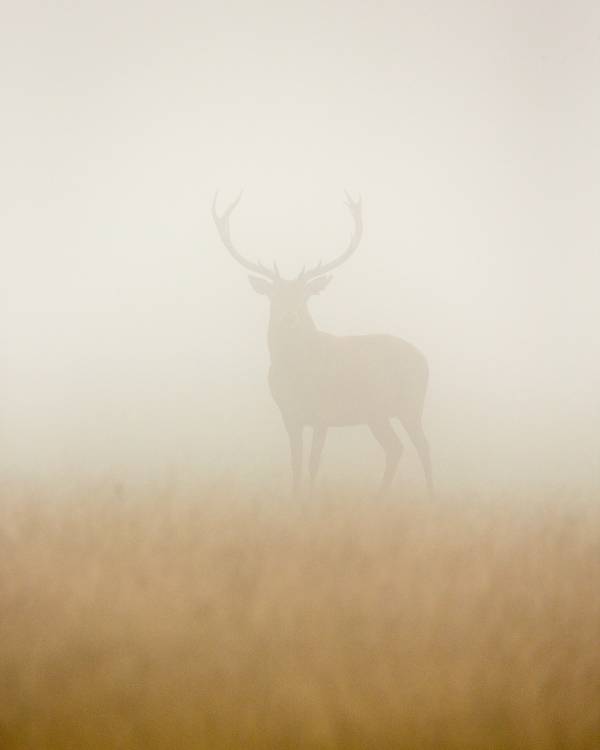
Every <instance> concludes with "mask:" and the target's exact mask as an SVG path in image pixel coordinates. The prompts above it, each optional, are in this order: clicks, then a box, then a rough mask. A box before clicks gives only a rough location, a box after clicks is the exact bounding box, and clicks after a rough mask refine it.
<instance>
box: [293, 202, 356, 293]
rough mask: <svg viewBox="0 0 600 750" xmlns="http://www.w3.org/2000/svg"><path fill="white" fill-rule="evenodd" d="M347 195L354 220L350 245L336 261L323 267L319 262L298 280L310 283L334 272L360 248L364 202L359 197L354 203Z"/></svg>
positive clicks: (301, 273) (302, 273)
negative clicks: (318, 277) (311, 280)
mask: <svg viewBox="0 0 600 750" xmlns="http://www.w3.org/2000/svg"><path fill="white" fill-rule="evenodd" d="M345 193H346V201H345V202H346V205H347V206H348V208H349V209H350V213H351V214H352V218H353V219H354V232H353V234H352V237H351V238H350V244H349V245H348V247H347V248H346V250H344V252H343V253H342V254H341V255H340V256H338V257H337V258H335V260H332V261H331V262H330V263H327V264H325V265H323V261H319V263H318V265H316V266H314V267H313V268H309V269H308V271H305V270H304V269H302V271H301V272H300V275H299V276H298V279H302V280H304V281H309V280H310V279H314V278H316V277H317V276H322V275H323V274H326V273H329V272H330V271H333V269H334V268H337V267H338V266H341V265H342V263H345V262H346V261H347V260H348V258H349V257H350V256H351V255H352V253H353V252H354V251H355V250H356V248H357V247H358V244H359V242H360V238H361V236H362V201H361V198H360V196H359V197H358V200H356V201H353V200H352V198H351V197H350V195H349V193H348V191H347V190H346V191H345Z"/></svg>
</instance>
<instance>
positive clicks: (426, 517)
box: [0, 488, 600, 750]
mask: <svg viewBox="0 0 600 750" xmlns="http://www.w3.org/2000/svg"><path fill="white" fill-rule="evenodd" d="M517 500H519V499H518V498H515V499H514V501H513V500H505V501H499V502H496V503H491V502H489V501H483V500H481V501H477V500H476V499H474V500H472V501H470V502H469V501H468V500H464V499H463V500H460V499H457V500H447V501H443V502H439V503H438V504H436V505H428V504H424V503H417V502H403V503H402V502H389V503H386V504H373V503H367V502H361V501H360V500H359V499H357V498H356V497H354V496H353V493H352V492H350V491H348V492H343V491H340V492H338V493H331V494H330V496H327V497H322V498H320V499H319V501H318V502H314V503H312V504H309V505H304V506H299V505H293V504H291V503H290V502H289V501H287V500H276V499H261V498H260V497H254V498H252V499H251V498H248V497H244V496H243V493H240V492H238V493H237V494H236V493H233V492H228V491H226V490H225V489H221V490H208V489H205V490H200V489H199V490H197V491H195V492H187V493H181V492H179V493H178V492H176V491H172V492H170V493H169V492H158V491H157V492H156V493H142V494H136V493H135V492H134V491H132V492H131V493H124V494H123V493H122V492H117V493H113V492H109V491H107V490H102V489H96V490H90V489H89V488H88V490H87V491H86V490H84V489H80V490H79V491H78V492H73V491H71V492H67V491H63V492H51V491H49V490H30V491H29V492H24V491H23V490H20V491H19V489H18V488H12V489H9V488H6V489H5V490H4V492H3V497H2V501H1V505H0V607H1V610H0V747H2V748H5V750H10V749H12V748H28V749H29V748H31V749H32V750H43V749H46V748H47V749H52V750H55V749H58V748H61V749H62V748H64V749H65V750H66V749H67V748H68V749H69V750H71V749H72V750H84V749H88V748H90V749H91V748H94V749H96V748H98V749H99V750H100V749H102V750H112V749H113V748H132V749H133V748H135V749H136V750H137V749H138V748H139V750H142V749H143V750H154V749H155V748H156V749H158V748H165V750H166V749H167V748H168V749H172V750H187V749H188V748H211V749H213V748H214V749H215V750H221V749H225V748H227V749H228V750H236V749H237V748H240V749H241V748H243V749H244V750H253V749H255V748H267V749H268V748H277V750H283V749H286V748H319V749H322V750H327V749H329V748H340V749H341V748H343V749H344V750H354V749H356V750H358V749H359V748H360V750H365V749H370V748H373V750H375V749H377V750H383V749H385V748H399V749H402V748H410V749H411V750H416V749H419V748H426V749H431V750H433V749H434V748H435V749H436V750H440V749H445V748H449V749H456V750H469V749H470V748H477V749H479V748H502V749H504V748H507V749H510V748H540V749H543V748H582V749H583V748H590V750H592V748H593V749H594V750H596V749H597V748H598V747H600V597H599V586H600V510H599V508H598V505H597V504H596V503H595V502H594V501H593V499H592V498H588V499H581V498H579V499H573V498H571V499H567V498H565V500H564V501H561V500H560V499H556V498H553V499H544V498H541V497H538V498H536V497H523V498H520V502H517Z"/></svg>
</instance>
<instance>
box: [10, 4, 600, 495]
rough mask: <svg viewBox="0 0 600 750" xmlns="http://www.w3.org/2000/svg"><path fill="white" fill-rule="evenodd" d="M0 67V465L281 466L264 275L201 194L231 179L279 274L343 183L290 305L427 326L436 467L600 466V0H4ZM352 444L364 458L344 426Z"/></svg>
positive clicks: (257, 471)
mask: <svg viewBox="0 0 600 750" xmlns="http://www.w3.org/2000/svg"><path fill="white" fill-rule="evenodd" d="M0 70H1V71H2V73H1V74H0V75H1V76H2V83H3V85H2V89H1V90H2V93H1V96H2V104H3V106H2V113H3V114H2V121H1V124H0V128H1V129H2V135H3V137H2V141H1V145H0V149H1V153H0V156H1V163H2V176H1V178H0V191H1V195H0V199H1V201H0V205H1V212H2V215H1V224H0V248H1V249H0V253H1V272H2V282H1V288H2V294H1V296H0V347H1V348H0V351H1V352H2V369H1V371H0V384H1V386H2V393H3V401H2V403H1V405H0V447H1V449H2V451H1V458H0V472H3V473H4V475H5V476H6V475H12V474H13V473H15V472H17V473H27V474H33V475H35V474H38V473H39V474H43V473H44V472H47V471H49V470H51V471H60V472H63V473H65V474H68V473H69V472H72V471H80V472H81V471H83V472H87V471H89V472H107V473H111V472H113V473H115V474H117V473H119V472H121V473H127V472H130V471H133V472H142V473H146V474H147V475H149V476H153V475H154V474H156V473H160V472H168V471H170V470H174V471H179V470H182V471H183V470H186V468H188V467H194V469H195V470H198V469H199V467H200V468H202V467H207V468H208V469H210V470H211V471H213V470H216V471H223V472H225V471H232V472H238V471H243V472H251V473H252V475H253V476H258V477H259V478H260V477H262V478H264V481H265V482H269V481H273V482H277V481H280V479H281V478H282V477H285V472H286V470H287V464H286V462H287V444H286V438H285V434H284V432H283V429H282V427H281V423H280V418H279V414H278V412H277V409H276V407H275V405H274V403H273V402H272V401H271V399H270V396H269V393H268V389H267V385H266V372H267V369H268V353H267V348H266V325H267V303H266V301H265V300H264V299H263V298H261V297H258V296H256V295H255V294H254V293H253V291H252V290H251V288H250V285H249V283H248V281H247V278H246V273H245V272H244V270H243V269H242V268H240V267H238V266H236V264H235V263H234V261H233V260H232V259H231V258H230V257H229V256H228V255H227V253H226V251H225V250H224V249H223V248H222V246H221V245H220V242H219V238H218V235H217V233H216V231H215V227H214V225H213V223H212V218H211V215H210V205H211V201H212V196H213V194H214V191H215V190H216V189H217V188H218V189H219V190H220V193H221V196H222V200H223V202H225V201H227V200H229V199H231V198H233V197H234V196H235V195H236V194H237V192H238V191H239V189H240V188H242V187H243V188H244V197H243V200H242V202H241V204H240V206H239V208H238V210H237V212H236V214H235V215H234V216H233V217H232V232H233V235H234V238H235V240H236V242H237V244H238V245H239V246H240V248H241V249H243V250H244V251H245V252H247V253H248V255H249V256H250V257H251V258H253V259H254V258H260V259H261V260H262V261H263V262H265V263H271V262H272V261H273V260H275V259H277V260H278V262H279V265H280V267H281V269H282V272H287V273H289V274H293V273H294V274H295V273H297V271H298V270H299V269H300V268H301V267H302V265H304V264H305V263H307V264H309V263H311V262H313V263H314V262H316V261H318V260H319V258H321V257H323V258H324V259H327V258H329V257H333V256H334V255H335V254H336V253H337V252H339V250H340V249H341V248H342V247H343V246H344V245H345V243H346V241H347V239H348V236H349V232H350V229H351V221H350V217H349V216H348V214H347V212H346V210H345V208H344V205H343V190H344V188H347V189H348V190H350V191H351V193H352V194H354V195H357V194H359V193H360V194H361V195H362V196H363V203H364V225H365V232H364V237H363V241H362V244H361V246H360V248H359V250H358V251H357V253H356V255H355V256H354V257H353V258H352V260H351V261H349V262H348V264H347V265H346V266H344V267H343V268H342V269H340V270H339V271H338V272H337V273H336V274H335V278H334V280H333V282H332V283H331V285H330V287H329V288H328V289H327V291H326V293H324V294H323V295H321V296H320V297H319V298H317V299H316V300H314V302H312V303H311V310H312V312H313V316H314V318H315V321H316V322H317V324H318V325H319V327H321V328H323V329H324V330H327V331H330V332H332V333H339V334H352V333H378V332H385V333H392V334H396V335H399V336H401V337H403V338H406V339H408V340H410V341H412V342H413V343H414V344H416V345H417V346H418V347H419V348H420V349H421V350H422V351H423V352H424V353H425V355H426V356H427V358H428V361H429V364H430V369H431V384H430V395H429V399H428V405H427V409H426V420H425V421H426V425H427V430H428V433H429V435H430V440H431V443H432V447H433V451H434V462H435V463H436V464H437V473H438V477H439V478H440V481H441V482H442V483H443V482H445V481H447V482H455V481H458V482H460V481H465V482H471V483H479V484H481V485H482V486H483V485H484V484H485V483H486V482H488V481H489V482H510V481H513V480H515V481H523V480H531V481H543V480H549V481H555V482H558V483H568V484H572V485H578V484H582V483H586V482H587V483H589V482H590V481H594V480H595V478H596V481H597V477H598V475H599V474H600V466H599V456H600V437H599V435H600V388H599V383H600V337H599V335H598V330H597V326H598V323H597V321H598V319H600V302H599V301H598V292H597V289H598V278H599V275H600V274H599V272H600V260H599V252H600V220H599V216H598V214H599V211H598V208H599V206H600V180H599V176H600V86H599V83H600V80H599V78H600V72H599V71H600V6H599V5H598V3H596V2H592V0H586V1H583V0H580V1H579V2H578V1H577V0H576V1H575V2H564V1H561V2H557V3H547V2H541V1H540V2H533V1H532V0H525V1H524V2H502V3H501V2H490V1H488V0H483V1H482V0H478V1H477V2H475V1H473V2H464V1H463V2H451V3H450V2H442V0H438V2H418V3H417V2H405V3H401V2H382V3H366V2H362V3H358V2H343V3H342V2H331V3H323V2H318V3H317V2H304V3H289V2H288V3H286V2H277V3H276V2H263V3H256V2H253V3H249V2H248V3H240V2H236V3H228V2H222V3H218V4H217V3H210V4H209V3H203V2H178V1H177V0H175V1H174V2H169V3H166V2H143V3H142V2H129V1H128V0H123V1H122V2H118V3H117V2H102V3H101V2H88V3H77V4H75V3H72V4H70V3H60V4H59V3H55V4H46V3H33V2H27V1H25V2H19V3H17V2H5V3H4V4H3V6H2V24H1V30H0ZM359 459H360V460H359ZM349 460H352V463H353V465H355V466H358V467H360V470H361V471H363V469H364V472H365V475H366V476H371V475H372V476H373V478H376V476H377V473H378V471H379V468H380V464H381V456H380V454H379V449H378V447H377V446H376V445H375V444H374V442H373V441H372V438H371V437H370V435H369V434H368V431H367V430H366V428H352V429H350V428H348V429H345V430H340V431H336V432H335V433H332V435H331V436H330V438H329V439H328V445H327V447H326V451H325V456H324V463H323V474H324V476H325V478H327V477H329V478H330V479H334V478H335V477H336V476H340V475H342V472H343V470H344V465H345V464H347V462H348V461H349ZM401 474H404V476H405V477H416V478H418V467H417V466H416V459H415V457H414V455H413V453H411V452H410V451H407V454H406V457H405V461H404V465H403V467H402V469H401ZM261 481H263V479H261Z"/></svg>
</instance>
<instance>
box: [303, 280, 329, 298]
mask: <svg viewBox="0 0 600 750" xmlns="http://www.w3.org/2000/svg"><path fill="white" fill-rule="evenodd" d="M332 278H333V277H332V276H319V278H318V279H313V280H312V281H309V282H308V284H307V285H306V291H305V294H306V296H307V297H310V296H311V295H312V294H321V292H322V291H323V289H325V287H326V286H327V284H329V282H330V281H331V279H332Z"/></svg>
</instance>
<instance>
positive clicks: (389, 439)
mask: <svg viewBox="0 0 600 750" xmlns="http://www.w3.org/2000/svg"><path fill="white" fill-rule="evenodd" d="M369 427H370V428H371V432H372V433H373V437H374V438H375V440H377V442H378V443H379V445H381V447H382V448H383V450H384V451H385V471H384V473H383V478H382V480H381V485H380V487H379V491H378V492H377V497H378V498H383V497H385V496H386V494H387V491H388V490H389V488H390V484H391V483H392V479H393V478H394V476H395V475H396V471H397V470H398V464H399V462H400V457H401V455H402V443H401V442H400V438H399V437H398V435H396V433H395V432H394V428H393V427H392V425H391V423H390V420H389V419H384V420H382V421H380V422H379V421H378V422H371V423H370V424H369Z"/></svg>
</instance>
